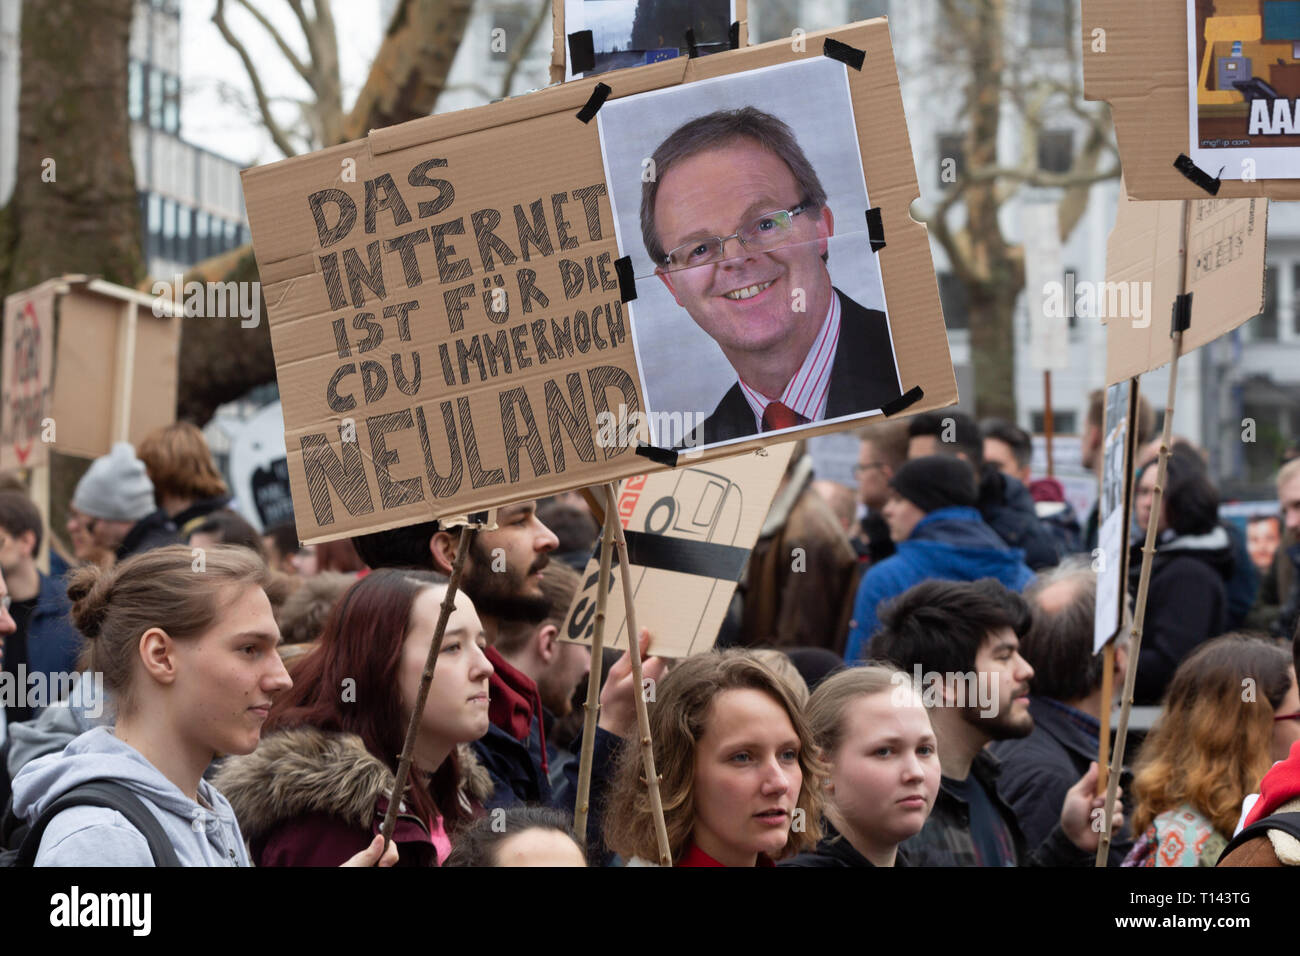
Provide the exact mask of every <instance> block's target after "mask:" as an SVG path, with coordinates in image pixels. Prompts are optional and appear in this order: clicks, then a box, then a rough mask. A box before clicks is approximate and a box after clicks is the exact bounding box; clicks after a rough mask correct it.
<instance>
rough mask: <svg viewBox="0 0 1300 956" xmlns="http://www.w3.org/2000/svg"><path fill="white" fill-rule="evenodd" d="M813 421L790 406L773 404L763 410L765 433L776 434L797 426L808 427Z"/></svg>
mask: <svg viewBox="0 0 1300 956" xmlns="http://www.w3.org/2000/svg"><path fill="white" fill-rule="evenodd" d="M809 421H811V419H808V418H804V417H803V416H802V415H800V414H799V413H798V412H796V411H795V410H794V409H793V408H791V407H790V406H789V405H784V404H782V403H781V402H772V403H771V404H770V405H768V406H767V408H765V409H763V431H765V432H774V431H776V430H777V429H780V428H794V426H795V425H807V424H808V422H809Z"/></svg>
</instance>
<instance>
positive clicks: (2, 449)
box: [0, 279, 63, 469]
mask: <svg viewBox="0 0 1300 956" xmlns="http://www.w3.org/2000/svg"><path fill="white" fill-rule="evenodd" d="M62 284H63V283H62V281H61V280H59V279H51V280H50V281H48V282H43V283H41V284H40V285H38V286H36V287H35V288H32V289H26V290H24V291H22V292H15V293H14V294H13V295H10V296H6V297H5V309H4V336H3V342H2V343H0V356H3V358H0V361H2V362H3V372H2V373H0V374H2V376H3V377H2V378H0V382H2V383H3V394H2V395H0V469H9V468H36V467H39V466H41V465H44V464H47V463H48V462H49V460H50V450H49V445H48V444H47V443H46V442H43V441H42V440H41V433H42V431H44V428H43V426H42V421H43V420H44V419H45V418H46V417H47V416H49V414H50V392H51V386H52V384H53V369H54V300H55V297H56V296H57V295H58V293H59V289H60V288H61V287H62ZM56 437H57V431H56Z"/></svg>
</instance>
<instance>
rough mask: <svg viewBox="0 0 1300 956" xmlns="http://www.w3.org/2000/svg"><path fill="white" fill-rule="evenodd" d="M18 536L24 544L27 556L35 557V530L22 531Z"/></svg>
mask: <svg viewBox="0 0 1300 956" xmlns="http://www.w3.org/2000/svg"><path fill="white" fill-rule="evenodd" d="M18 538H19V540H20V541H22V543H23V544H24V545H25V546H26V550H27V556H28V557H29V558H34V557H36V532H35V531H24V532H23V533H22V534H21V535H19V536H18Z"/></svg>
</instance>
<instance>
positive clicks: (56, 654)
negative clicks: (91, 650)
mask: <svg viewBox="0 0 1300 956" xmlns="http://www.w3.org/2000/svg"><path fill="white" fill-rule="evenodd" d="M37 574H40V572H39V571H38V572H37ZM40 579H41V589H40V591H39V593H38V594H37V598H36V607H35V608H34V609H33V610H32V616H31V617H30V618H28V619H27V673H28V674H33V673H36V672H38V671H39V672H41V673H44V674H47V675H48V674H57V673H65V674H71V673H75V672H76V670H77V655H78V654H79V653H80V652H81V635H80V634H79V633H77V629H76V628H75V627H73V626H72V618H71V617H70V616H69V615H70V613H71V610H72V604H71V602H70V601H69V600H68V590H67V587H66V586H65V585H64V584H63V582H62V581H61V580H60V579H58V578H52V577H50V576H49V575H46V574H40Z"/></svg>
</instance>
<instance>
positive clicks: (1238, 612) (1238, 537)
mask: <svg viewBox="0 0 1300 956" xmlns="http://www.w3.org/2000/svg"><path fill="white" fill-rule="evenodd" d="M1219 527H1221V528H1222V529H1223V530H1224V531H1226V532H1227V534H1228V541H1229V549H1230V550H1231V552H1232V575H1231V576H1230V577H1229V578H1228V580H1227V581H1226V582H1224V589H1225V591H1226V592H1227V598H1228V623H1227V626H1226V627H1225V630H1229V631H1235V630H1236V629H1237V628H1239V627H1241V626H1242V625H1243V624H1245V623H1246V615H1247V614H1249V613H1250V609H1251V608H1252V607H1254V605H1255V597H1256V596H1257V595H1258V594H1259V583H1260V582H1259V571H1258V570H1257V569H1256V568H1255V564H1254V562H1253V561H1251V560H1250V552H1249V551H1248V550H1247V549H1246V536H1245V534H1243V533H1242V530H1241V529H1240V528H1239V527H1237V526H1236V525H1235V524H1233V523H1232V522H1231V521H1221V522H1219Z"/></svg>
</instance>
